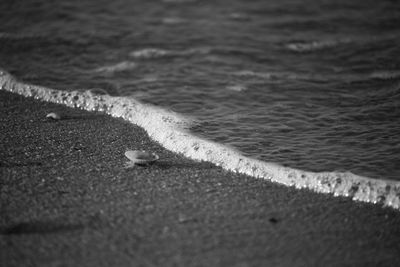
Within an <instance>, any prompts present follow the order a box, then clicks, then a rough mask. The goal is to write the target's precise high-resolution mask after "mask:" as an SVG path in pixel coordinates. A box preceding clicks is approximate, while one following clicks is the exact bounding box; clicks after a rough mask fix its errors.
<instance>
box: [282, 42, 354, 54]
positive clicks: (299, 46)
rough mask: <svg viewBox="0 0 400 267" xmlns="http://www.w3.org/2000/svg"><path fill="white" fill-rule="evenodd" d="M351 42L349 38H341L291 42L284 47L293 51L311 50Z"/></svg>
mask: <svg viewBox="0 0 400 267" xmlns="http://www.w3.org/2000/svg"><path fill="white" fill-rule="evenodd" d="M349 42H351V40H350V39H343V40H323V41H311V42H293V43H288V44H286V48H287V49H289V50H291V51H295V52H313V51H318V50H322V49H326V48H332V47H336V46H338V45H341V44H347V43H349Z"/></svg>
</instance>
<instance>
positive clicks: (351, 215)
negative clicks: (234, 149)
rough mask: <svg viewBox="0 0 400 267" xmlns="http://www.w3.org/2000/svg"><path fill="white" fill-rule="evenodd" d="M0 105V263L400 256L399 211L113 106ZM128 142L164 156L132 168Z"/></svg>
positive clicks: (234, 262) (20, 101)
mask: <svg viewBox="0 0 400 267" xmlns="http://www.w3.org/2000/svg"><path fill="white" fill-rule="evenodd" d="M0 110H1V113H0V121H1V129H0V140H1V142H0V177H1V178H0V214H1V216H0V265H1V266H398V264H399V263H400V212H399V211H396V210H393V209H391V208H385V207H382V206H378V205H373V204H368V203H357V202H353V201H351V200H350V199H348V198H343V197H333V196H332V195H323V194H316V193H313V192H311V191H309V190H296V189H294V188H288V187H285V186H281V185H277V184H274V183H271V182H268V181H265V180H260V179H255V178H252V177H247V176H244V175H238V174H234V173H231V172H227V171H225V170H223V169H221V168H219V167H216V166H213V165H211V164H209V163H205V162H195V161H192V160H189V159H186V158H183V157H181V156H180V155H177V154H174V153H171V152H169V151H166V150H165V149H163V148H162V147H161V146H160V145H159V144H157V143H155V142H153V141H152V140H150V139H149V137H148V136H147V134H146V132H144V131H143V130H142V129H141V128H139V127H136V126H134V125H132V124H130V123H127V122H125V121H123V120H122V119H115V118H111V117H110V116H107V115H103V114H99V113H89V112H86V111H81V110H77V109H70V108H67V107H64V106H61V105H56V104H51V103H44V102H40V101H37V100H33V99H28V98H24V97H21V96H18V95H15V94H11V93H8V92H4V91H1V90H0ZM50 112H57V113H59V114H61V116H62V119H61V120H58V121H49V120H46V114H48V113H50ZM130 149H131V150H132V149H140V150H142V149H143V150H149V151H152V152H155V153H157V154H158V155H159V156H160V160H159V161H158V162H156V163H155V164H154V165H152V166H148V167H135V168H131V169H125V168H124V164H125V162H126V161H127V159H126V158H125V156H124V152H125V151H126V150H130Z"/></svg>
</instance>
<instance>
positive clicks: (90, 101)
mask: <svg viewBox="0 0 400 267" xmlns="http://www.w3.org/2000/svg"><path fill="white" fill-rule="evenodd" d="M0 86H1V89H4V90H7V91H10V92H14V93H18V94H20V95H23V96H27V97H34V98H35V99H39V100H43V101H46V102H52V103H62V104H64V105H66V106H68V107H74V108H81V109H84V110H88V111H101V112H104V113H106V114H109V115H111V116H113V117H118V118H123V119H124V120H125V121H128V122H131V123H132V124H134V125H138V126H140V127H142V128H143V129H144V130H145V131H146V132H147V134H148V135H149V136H150V137H151V139H152V140H155V141H156V142H159V143H160V144H161V145H162V146H163V147H164V148H166V149H167V150H169V151H172V152H176V153H179V154H181V155H183V156H185V157H187V158H190V159H194V160H200V161H206V162H210V163H213V164H214V165H216V166H221V167H222V168H223V169H225V170H228V171H233V172H235V173H241V174H245V175H249V176H251V177H255V178H262V179H265V180H268V181H272V182H276V183H279V184H283V185H286V186H294V187H296V188H298V189H303V188H307V189H311V190H312V191H314V192H318V193H331V194H333V195H335V196H345V197H350V198H352V199H353V200H354V201H362V202H369V203H374V204H383V205H385V206H389V207H392V208H394V209H400V182H399V181H393V180H384V179H373V178H369V177H364V176H359V175H356V174H353V173H351V172H311V171H303V170H299V169H295V168H290V167H285V166H281V165H279V164H275V163H271V162H264V161H260V160H257V159H253V158H250V157H246V156H244V155H242V154H241V153H239V152H238V151H237V150H234V149H230V148H229V147H227V146H224V145H222V144H218V143H215V142H212V141H209V140H206V139H202V138H199V137H197V136H194V135H192V134H190V133H189V132H187V131H186V130H185V128H186V127H187V126H189V125H190V122H189V121H187V120H186V119H185V118H183V117H182V116H180V115H179V114H176V113H173V112H166V111H165V110H163V109H160V108H158V107H155V106H151V105H146V104H143V103H140V102H138V101H136V100H135V99H131V98H124V97H112V96H108V95H93V94H92V93H91V92H89V91H85V92H78V91H71V92H69V91H62V90H55V89H51V88H46V87H41V86H36V85H29V84H25V83H22V82H19V81H17V80H16V78H15V77H13V76H12V75H10V74H8V73H7V72H0Z"/></svg>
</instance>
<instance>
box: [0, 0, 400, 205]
mask: <svg viewBox="0 0 400 267" xmlns="http://www.w3.org/2000/svg"><path fill="white" fill-rule="evenodd" d="M399 25H400V5H399V4H398V3H397V2H396V1H369V0H367V1H344V0H338V1H332V0H331V1H326V0H320V1H311V0H309V1H294V0H280V1H275V0H274V1H245V0H233V1H222V0H220V1H201V0H197V1H196V0H164V1H160V0H153V1H148V0H146V1H145V0H138V1H129V0H114V1H85V0H80V1H44V0H37V1H8V0H3V1H1V2H0V68H1V69H2V70H3V74H4V75H3V76H2V78H1V77H0V80H2V87H3V89H7V90H10V91H16V92H19V93H21V94H25V95H33V96H36V97H37V98H40V99H46V100H50V101H55V102H62V103H65V104H68V105H70V106H76V107H81V108H86V109H99V110H104V111H106V112H108V113H110V114H111V115H114V116H122V117H124V118H126V119H128V120H130V121H132V122H134V123H137V124H139V125H141V126H142V127H144V128H145V129H146V130H147V131H148V132H149V134H150V135H151V136H152V137H153V138H154V139H155V140H157V141H158V142H160V143H161V144H162V145H164V146H165V147H167V148H168V149H171V150H174V151H177V152H179V153H183V154H184V155H187V156H189V157H192V158H196V159H200V160H208V161H211V162H214V163H215V164H218V165H221V166H223V167H225V168H227V169H231V170H234V171H239V172H243V173H247V174H249V175H253V176H256V177H263V178H268V179H270V180H273V181H277V182H281V183H284V184H288V185H294V186H297V187H307V188H311V189H314V190H316V191H320V192H332V193H335V194H338V195H349V196H352V197H353V198H355V199H358V200H365V201H370V202H382V203H385V204H387V205H390V206H395V207H399V205H400V202H399V201H400V200H399V197H400V193H399V192H400V183H399V181H400V45H399V44H400V26H399ZM29 85H37V86H36V87H35V86H29ZM52 89H58V90H62V93H57V92H55V91H54V90H52ZM67 92H73V93H67ZM127 107H129V108H127ZM133 111H135V112H136V113H137V114H141V116H142V117H139V116H138V115H132V114H131V113H132V112H133ZM149 114H150V115H149ZM160 121H161V122H163V123H165V125H164V124H162V125H164V126H165V127H167V128H168V129H169V130H168V131H165V129H162V128H159V127H158V126H155V125H156V124H157V123H158V122H160ZM179 129H180V130H179ZM182 129H184V131H183V130H182ZM158 131H161V132H163V133H160V132H158ZM166 133H168V134H166ZM367 177H368V178H372V179H368V178H367Z"/></svg>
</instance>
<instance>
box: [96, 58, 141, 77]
mask: <svg viewBox="0 0 400 267" xmlns="http://www.w3.org/2000/svg"><path fill="white" fill-rule="evenodd" d="M136 67H137V64H136V63H135V62H132V61H122V62H119V63H116V64H113V65H108V66H103V67H100V68H97V69H94V70H93V71H94V72H101V73H109V74H112V73H115V72H121V71H127V70H132V69H134V68H136Z"/></svg>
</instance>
